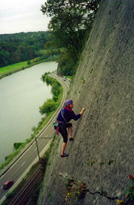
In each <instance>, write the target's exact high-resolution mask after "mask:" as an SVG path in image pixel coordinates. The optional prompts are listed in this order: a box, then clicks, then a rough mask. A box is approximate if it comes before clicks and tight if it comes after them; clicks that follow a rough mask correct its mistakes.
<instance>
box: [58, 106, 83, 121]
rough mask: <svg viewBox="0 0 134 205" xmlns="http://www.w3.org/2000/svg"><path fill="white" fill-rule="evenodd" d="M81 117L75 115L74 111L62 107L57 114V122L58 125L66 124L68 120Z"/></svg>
mask: <svg viewBox="0 0 134 205" xmlns="http://www.w3.org/2000/svg"><path fill="white" fill-rule="evenodd" d="M80 117H81V114H77V115H75V113H74V111H73V110H72V109H70V108H69V107H64V108H63V109H62V110H61V111H60V112H59V114H58V117H57V121H58V122H59V123H60V122H61V123H62V122H63V123H66V122H69V121H70V120H72V119H73V120H75V121H76V120H78V119H79V118H80Z"/></svg>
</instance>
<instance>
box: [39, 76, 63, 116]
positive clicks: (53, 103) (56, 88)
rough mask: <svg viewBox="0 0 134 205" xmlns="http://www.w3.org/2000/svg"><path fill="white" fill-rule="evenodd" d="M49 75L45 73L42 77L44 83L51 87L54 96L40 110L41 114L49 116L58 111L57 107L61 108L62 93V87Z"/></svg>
mask: <svg viewBox="0 0 134 205" xmlns="http://www.w3.org/2000/svg"><path fill="white" fill-rule="evenodd" d="M48 74H49V73H45V74H44V75H42V80H43V82H46V84H47V85H51V92H52V95H53V98H52V99H48V100H47V101H46V102H45V103H44V104H43V105H42V106H41V107H40V108H39V109H40V113H41V114H42V115H43V114H46V115H47V116H48V115H49V114H50V113H51V112H52V111H54V110H56V109H57V107H58V106H59V102H58V99H59V95H60V94H61V93H62V87H61V85H60V83H59V82H58V81H57V80H55V79H54V78H51V77H50V76H49V75H48Z"/></svg>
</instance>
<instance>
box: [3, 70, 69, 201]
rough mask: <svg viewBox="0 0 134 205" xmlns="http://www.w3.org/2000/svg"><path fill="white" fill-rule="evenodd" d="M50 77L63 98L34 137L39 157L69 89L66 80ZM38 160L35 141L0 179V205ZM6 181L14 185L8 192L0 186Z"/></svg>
mask: <svg viewBox="0 0 134 205" xmlns="http://www.w3.org/2000/svg"><path fill="white" fill-rule="evenodd" d="M51 75H52V77H54V78H56V79H57V80H58V81H59V82H60V83H61V85H62V87H63V98H62V102H61V104H60V106H59V108H58V109H57V111H56V112H55V114H54V115H53V117H52V118H51V119H50V121H49V122H48V123H47V125H46V126H45V127H44V128H43V130H41V132H40V133H39V134H38V135H37V136H36V139H37V144H38V147H39V153H40V156H42V155H43V154H44V153H45V151H46V150H47V148H48V147H49V144H50V142H51V140H52V138H53V135H54V129H53V125H52V123H53V122H54V121H55V119H56V116H57V114H58V112H59V110H60V109H61V107H62V106H63V103H64V101H65V99H66V96H67V92H68V88H69V81H68V80H65V79H63V78H61V77H58V76H57V75H56V74H54V73H53V74H51ZM38 160H39V158H38V154H37V147H36V143H35V141H33V143H31V145H30V146H29V147H28V149H26V150H25V152H23V153H22V155H21V156H20V157H19V158H18V159H17V160H16V161H15V163H14V164H13V165H12V166H11V167H10V168H9V169H8V170H7V171H6V172H4V174H3V175H2V176H1V177H0V187H1V188H0V204H1V203H2V201H3V200H4V199H5V195H6V194H7V193H8V192H9V190H10V191H11V190H13V189H14V188H15V187H16V186H17V185H18V184H19V183H20V181H21V180H22V179H23V178H24V176H25V175H26V174H27V173H28V171H29V170H30V168H31V167H32V165H33V164H34V163H36V162H37V161H38ZM7 180H13V181H14V185H13V186H12V187H11V189H9V190H3V189H2V185H3V183H4V182H5V181H7Z"/></svg>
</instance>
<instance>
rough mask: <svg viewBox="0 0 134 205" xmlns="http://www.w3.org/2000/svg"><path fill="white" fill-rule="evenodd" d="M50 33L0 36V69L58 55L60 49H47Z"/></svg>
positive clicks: (40, 32)
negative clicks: (37, 58)
mask: <svg viewBox="0 0 134 205" xmlns="http://www.w3.org/2000/svg"><path fill="white" fill-rule="evenodd" d="M50 34H51V32H48V31H46V32H43V31H39V32H28V33H23V32H22V33H16V34H2V35H0V67H3V66H7V65H10V64H14V63H18V62H21V61H28V60H31V59H34V58H36V57H40V58H42V59H47V58H48V57H50V56H54V55H59V54H60V49H57V47H54V46H53V47H52V46H50V47H49V43H50V42H51V38H50Z"/></svg>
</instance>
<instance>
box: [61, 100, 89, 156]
mask: <svg viewBox="0 0 134 205" xmlns="http://www.w3.org/2000/svg"><path fill="white" fill-rule="evenodd" d="M73 107H74V106H73V101H72V100H70V99H69V100H66V101H65V106H64V108H62V109H61V111H60V112H59V114H58V117H57V122H58V128H59V133H60V134H61V135H62V137H63V143H62V147H61V157H68V155H69V154H66V153H65V149H66V146H67V141H68V136H69V140H70V141H73V140H74V138H73V137H72V123H70V122H69V121H70V120H72V119H73V120H75V121H76V120H78V119H79V118H80V117H81V115H82V114H83V113H84V111H85V108H82V110H81V111H80V113H79V114H77V115H76V114H75V113H74V111H73V110H72V109H73Z"/></svg>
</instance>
